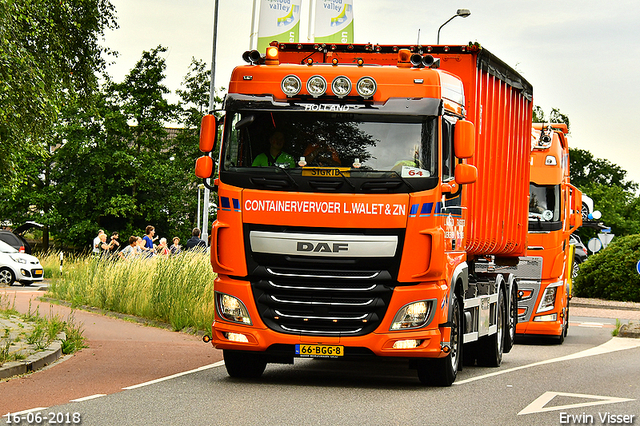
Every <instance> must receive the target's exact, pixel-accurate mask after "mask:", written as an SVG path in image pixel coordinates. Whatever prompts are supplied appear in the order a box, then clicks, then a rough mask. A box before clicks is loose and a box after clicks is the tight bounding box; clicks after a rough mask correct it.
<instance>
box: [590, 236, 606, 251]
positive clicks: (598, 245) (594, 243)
mask: <svg viewBox="0 0 640 426" xmlns="http://www.w3.org/2000/svg"><path fill="white" fill-rule="evenodd" d="M587 247H588V248H589V250H591V253H597V252H599V251H600V250H602V241H600V240H599V239H597V238H592V239H590V240H589V242H588V243H587Z"/></svg>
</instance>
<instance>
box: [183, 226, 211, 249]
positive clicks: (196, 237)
mask: <svg viewBox="0 0 640 426" xmlns="http://www.w3.org/2000/svg"><path fill="white" fill-rule="evenodd" d="M194 248H201V249H206V248H207V243H205V242H204V241H202V240H201V239H200V229H198V228H193V231H191V238H189V241H187V244H185V246H184V249H185V250H191V249H194Z"/></svg>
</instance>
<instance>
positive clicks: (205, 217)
mask: <svg viewBox="0 0 640 426" xmlns="http://www.w3.org/2000/svg"><path fill="white" fill-rule="evenodd" d="M213 7H214V12H213V52H212V53H211V83H210V86H209V114H213V111H214V108H215V99H216V96H215V81H216V49H217V40H218V0H215V2H214V6H213ZM210 181H211V180H210V179H208V178H207V185H206V186H205V188H204V201H203V206H202V228H201V232H202V233H201V237H202V239H203V240H204V241H205V242H206V243H207V246H208V245H209V229H208V228H209V195H210V194H209V192H210V191H209V183H210ZM199 199H200V198H199V197H198V200H199Z"/></svg>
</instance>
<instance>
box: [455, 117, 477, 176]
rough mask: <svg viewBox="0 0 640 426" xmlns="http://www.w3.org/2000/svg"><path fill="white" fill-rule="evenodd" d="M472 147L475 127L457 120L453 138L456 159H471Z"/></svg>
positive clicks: (467, 122)
mask: <svg viewBox="0 0 640 426" xmlns="http://www.w3.org/2000/svg"><path fill="white" fill-rule="evenodd" d="M474 146H475V126H474V125H473V123H472V122H470V121H465V120H458V122H457V123H456V127H455V131H454V136H453V149H454V151H455V156H456V157H458V158H471V157H473V152H474ZM456 180H457V179H456Z"/></svg>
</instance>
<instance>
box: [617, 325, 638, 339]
mask: <svg viewBox="0 0 640 426" xmlns="http://www.w3.org/2000/svg"><path fill="white" fill-rule="evenodd" d="M618 337H630V338H633V339H640V325H638V324H633V323H629V324H623V325H622V327H620V331H619V332H618Z"/></svg>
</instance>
